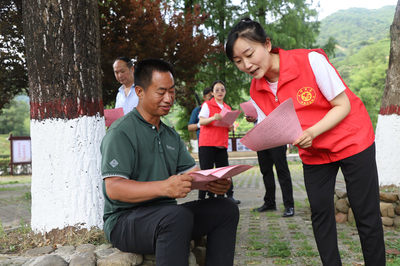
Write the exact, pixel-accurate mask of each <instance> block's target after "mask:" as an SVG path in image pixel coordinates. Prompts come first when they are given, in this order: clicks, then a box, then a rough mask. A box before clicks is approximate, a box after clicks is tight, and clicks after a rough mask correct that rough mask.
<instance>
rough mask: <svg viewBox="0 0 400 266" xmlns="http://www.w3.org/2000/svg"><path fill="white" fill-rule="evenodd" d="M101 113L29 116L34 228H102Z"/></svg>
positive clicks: (102, 126)
mask: <svg viewBox="0 0 400 266" xmlns="http://www.w3.org/2000/svg"><path fill="white" fill-rule="evenodd" d="M104 134H105V126H104V117H100V116H83V117H78V118H76V119H71V120H63V119H45V120H42V121H36V120H31V137H32V158H33V161H32V220H31V226H32V229H33V230H35V231H40V232H48V231H51V230H52V229H54V228H60V229H62V228H64V227H66V226H78V227H83V228H91V227H92V226H96V227H99V228H102V226H103V220H102V217H103V205H104V201H103V195H102V189H101V188H102V187H101V184H102V183H101V182H102V180H101V176H100V160H101V155H100V143H101V140H102V138H103V136H104Z"/></svg>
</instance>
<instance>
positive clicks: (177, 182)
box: [165, 174, 193, 198]
mask: <svg viewBox="0 0 400 266" xmlns="http://www.w3.org/2000/svg"><path fill="white" fill-rule="evenodd" d="M192 180H193V177H191V176H190V175H188V174H182V175H173V176H170V177H169V178H168V179H166V180H165V185H166V186H165V196H167V197H170V198H184V197H186V196H187V194H188V193H189V192H190V191H191V187H192Z"/></svg>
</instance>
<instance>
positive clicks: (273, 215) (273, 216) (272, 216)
mask: <svg viewBox="0 0 400 266" xmlns="http://www.w3.org/2000/svg"><path fill="white" fill-rule="evenodd" d="M265 216H267V217H269V218H279V217H281V215H280V214H279V213H278V212H266V213H265Z"/></svg>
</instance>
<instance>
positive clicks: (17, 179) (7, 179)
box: [0, 175, 31, 185]
mask: <svg viewBox="0 0 400 266" xmlns="http://www.w3.org/2000/svg"><path fill="white" fill-rule="evenodd" d="M29 183H31V176H30V175H20V176H10V175H8V176H0V185H11V184H29Z"/></svg>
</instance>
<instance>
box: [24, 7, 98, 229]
mask: <svg viewBox="0 0 400 266" xmlns="http://www.w3.org/2000/svg"><path fill="white" fill-rule="evenodd" d="M23 23H24V34H25V48H26V60H27V68H28V77H29V89H30V104H31V138H32V220H31V224H32V229H34V230H36V231H50V230H52V229H55V228H64V227H66V226H75V225H79V226H80V227H85V228H90V227H92V226H98V227H101V226H102V209H103V198H102V193H101V178H100V160H101V156H100V152H99V147H100V142H101V139H102V137H103V136H104V134H105V126H104V118H103V103H102V97H101V71H100V33H99V17H98V6H97V1H96V0H74V1H70V0H58V1H55V0H48V1H41V0H23Z"/></svg>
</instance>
